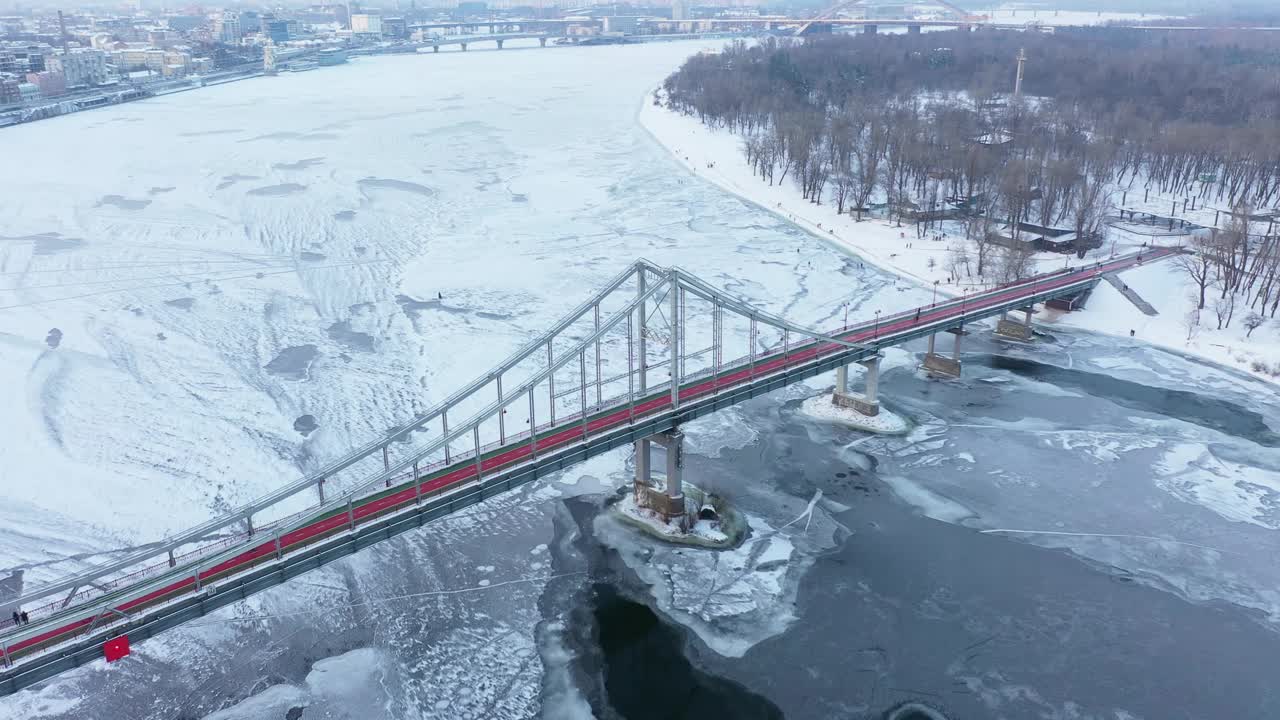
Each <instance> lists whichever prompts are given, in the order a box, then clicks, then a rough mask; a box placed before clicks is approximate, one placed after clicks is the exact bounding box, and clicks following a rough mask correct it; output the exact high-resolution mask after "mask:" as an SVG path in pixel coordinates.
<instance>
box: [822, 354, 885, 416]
mask: <svg viewBox="0 0 1280 720" xmlns="http://www.w3.org/2000/svg"><path fill="white" fill-rule="evenodd" d="M883 358H884V355H883V354H880V353H877V354H876V355H875V356H874V357H870V358H867V359H866V360H862V361H861V362H859V363H858V364H859V365H861V366H862V367H864V368H866V369H867V377H866V380H865V381H864V383H865V386H864V389H863V392H862V393H860V394H859V393H851V392H849V366H848V365H841V366H840V367H838V368H836V390H835V392H834V393H832V395H831V402H832V403H834V404H835V405H836V406H837V407H842V408H850V409H852V410H856V411H857V412H859V413H861V414H863V415H866V416H867V417H875V416H876V415H879V414H880V394H879V390H880V360H882V359H883Z"/></svg>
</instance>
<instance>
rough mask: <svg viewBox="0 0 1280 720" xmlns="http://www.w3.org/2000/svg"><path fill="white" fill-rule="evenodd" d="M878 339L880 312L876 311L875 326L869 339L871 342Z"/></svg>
mask: <svg viewBox="0 0 1280 720" xmlns="http://www.w3.org/2000/svg"><path fill="white" fill-rule="evenodd" d="M879 337H880V311H879V310H877V311H876V324H875V327H874V329H872V331H871V339H872V340H876V339H878V338H879Z"/></svg>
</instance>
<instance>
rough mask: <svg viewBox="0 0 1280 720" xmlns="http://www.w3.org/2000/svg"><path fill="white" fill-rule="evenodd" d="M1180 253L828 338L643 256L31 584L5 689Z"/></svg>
mask: <svg viewBox="0 0 1280 720" xmlns="http://www.w3.org/2000/svg"><path fill="white" fill-rule="evenodd" d="M1177 252H1178V251H1177V250H1174V249H1152V250H1148V251H1146V252H1145V253H1144V254H1138V255H1130V256H1126V257H1121V258H1116V259H1113V260H1109V261H1107V262H1103V263H1098V264H1094V265H1089V266H1086V267H1080V268H1064V269H1063V270H1059V271H1057V272H1054V273H1049V274H1045V275H1039V276H1036V277H1033V278H1030V279H1027V280H1022V281H1019V282H1016V283H1013V284H1010V285H1006V286H1002V287H998V288H995V289H992V290H988V291H985V292H979V293H974V294H967V295H966V296H964V297H960V298H955V299H950V300H945V301H942V302H937V303H934V304H931V305H928V306H924V307H921V308H911V309H909V310H905V311H903V312H901V313H897V314H894V315H889V316H886V317H880V316H879V315H877V317H876V318H875V319H874V320H870V321H864V322H859V323H857V324H854V325H848V326H846V327H841V328H835V329H832V330H830V331H828V332H822V331H818V330H814V329H811V328H807V327H804V326H801V325H797V324H795V323H792V322H789V321H788V320H786V319H784V318H781V317H778V316H776V315H773V314H770V313H768V312H766V311H764V310H761V309H760V308H757V307H754V306H753V305H751V304H750V303H748V302H746V301H744V300H741V299H739V298H737V297H734V296H732V295H730V294H728V293H725V292H723V291H721V290H720V289H718V288H715V287H713V286H712V285H710V284H708V283H706V282H704V281H702V280H700V279H699V278H698V277H696V276H695V275H693V274H691V273H688V272H686V271H684V270H681V269H679V268H667V267H659V266H657V265H654V264H651V263H649V262H646V261H639V262H637V263H635V264H634V265H632V266H631V267H629V268H628V269H627V270H626V271H625V272H623V273H622V274H620V275H619V276H617V277H616V278H614V279H613V280H612V281H611V282H609V283H608V284H607V285H606V286H605V287H604V289H603V290H601V291H600V292H599V293H598V294H597V295H595V296H594V297H592V298H591V299H589V300H587V301H586V302H584V303H583V304H582V305H580V306H578V307H577V308H576V309H575V310H573V311H572V312H571V313H569V314H568V315H567V316H566V317H564V318H563V319H562V320H561V321H560V322H558V323H557V324H556V325H555V326H554V327H552V328H551V329H550V330H548V331H547V332H546V333H544V334H542V335H541V336H539V337H537V338H536V339H534V340H533V341H531V342H530V343H529V344H528V345H526V346H525V347H523V348H521V349H520V350H519V351H518V352H516V353H515V354H514V355H512V356H511V357H509V358H507V359H506V360H505V361H503V362H502V363H500V364H499V365H498V366H496V367H495V368H493V369H492V370H490V371H489V372H488V373H486V374H484V375H482V376H481V377H479V378H477V379H476V380H475V381H473V382H472V383H470V384H469V385H467V386H466V387H464V388H462V389H460V390H458V391H457V392H456V393H454V394H453V395H451V396H449V397H448V398H446V399H445V400H444V401H443V402H441V403H440V404H438V405H436V406H435V407H433V408H432V409H431V410H429V411H428V412H426V413H424V414H422V415H419V416H418V417H416V418H414V419H413V420H412V421H411V422H409V423H407V424H405V425H403V426H400V427H398V428H395V429H393V430H391V431H390V432H389V433H388V434H386V435H385V436H383V437H381V438H379V439H377V440H376V441H374V442H371V443H369V444H367V445H365V446H363V447H361V448H358V449H356V450H354V451H352V452H351V453H350V454H349V455H347V456H346V457H344V458H342V459H340V460H338V461H337V462H334V463H333V464H331V465H330V466H328V467H326V468H324V469H323V470H321V471H320V472H317V473H315V474H312V475H308V476H306V477H303V478H300V479H298V480H295V481H294V482H291V483H289V484H287V485H285V486H283V487H281V488H279V489H277V490H275V491H274V492H272V493H270V494H268V495H265V496H263V497H261V498H258V499H256V500H254V501H253V502H250V503H248V504H246V505H244V506H243V507H240V508H239V509H237V510H235V511H234V512H230V513H227V514H225V515H221V516H219V517H216V518H213V519H211V520H209V521H208V522H205V523H204V524H202V525H200V526H199V527H195V528H192V529H190V530H187V531H185V532H182V533H179V534H177V535H174V536H172V537H170V538H168V539H166V540H164V541H163V542H160V543H155V544H154V545H148V546H146V547H145V548H144V549H141V550H137V551H135V552H132V553H130V554H127V555H124V556H123V557H119V558H117V559H115V560H112V561H110V562H107V563H104V564H101V565H98V566H95V567H93V568H91V569H89V570H86V571H84V572H81V573H78V574H75V575H73V576H70V577H66V578H62V579H60V580H57V581H53V582H47V583H45V584H43V585H39V586H37V587H33V588H30V589H28V590H26V591H25V592H24V593H23V594H22V596H21V597H19V598H17V599H16V600H12V601H10V602H13V603H16V604H17V605H19V606H21V607H22V608H23V609H24V610H26V611H27V612H28V614H29V616H30V617H31V622H30V623H29V624H25V625H22V626H20V627H14V626H13V625H12V622H11V621H9V620H8V619H7V618H6V619H4V625H3V626H0V695H4V694H9V693H13V692H15V691H17V690H19V689H21V688H23V687H26V686H29V685H31V684H32V683H35V682H38V681H40V680H42V679H45V678H48V677H51V676H53V675H55V674H57V673H60V672H63V671H65V670H68V669H70V668H73V667H76V666H78V665H81V664H84V663H87V662H90V661H92V660H95V659H97V658H99V657H102V656H103V647H104V645H105V644H106V643H108V642H109V641H112V640H115V639H117V638H120V637H121V636H127V637H128V638H129V639H130V640H131V641H134V642H136V641H140V640H144V639H146V638H149V637H152V636H154V635H156V634H158V633H160V632H162V631H164V630H166V629H168V628H172V627H174V626H177V625H179V624H181V623H183V622H185V621H187V620H190V619H193V618H196V617H200V616H203V615H205V614H207V613H210V612H212V611H214V610H216V609H218V608H221V607H224V606H226V605H229V604H231V603H234V602H237V601H239V600H242V599H244V598H247V597H249V596H250V595H253V594H254V593H257V592H260V591H262V590H265V589H267V588H270V587H273V586H276V585H279V584H281V583H284V582H286V581H288V580H289V579H290V578H293V577H297V576H298V575H301V574H303V573H306V572H308V571H310V570H312V569H314V568H317V567H320V566H321V565H324V564H326V563H329V562H332V561H334V560H337V559H339V558H342V557H344V556H346V555H350V554H352V553H354V552H356V551H357V550H360V549H361V548H365V547H368V546H370V545H373V544H375V543H379V542H382V541H384V540H386V539H388V538H391V537H393V536H395V535H397V534H399V533H402V532H405V531H406V530H409V529H412V528H416V527H420V526H422V525H423V524H425V523H427V522H430V521H432V520H436V519H438V518H442V517H445V516H448V515H450V514H453V513H456V512H458V511H459V510H462V509H463V508H466V507H469V506H471V505H474V504H476V503H480V502H483V501H484V500H485V499H487V498H490V497H493V496H495V495H498V494H500V493H504V492H507V491H508V490H510V489H512V488H514V487H517V486H519V485H522V484H525V483H528V482H531V481H533V480H535V479H537V478H539V477H543V476H545V475H548V474H551V473H554V472H557V471H559V470H562V469H564V468H566V467H568V466H570V465H573V464H575V463H578V462H581V461H583V460H585V459H587V458H590V457H593V456H595V455H599V454H601V453H605V452H608V451H610V450H613V449H615V448H619V447H622V446H624V445H628V444H630V443H633V442H635V441H638V440H643V439H645V438H649V437H652V436H654V435H656V434H658V433H662V432H666V431H670V430H673V429H675V428H677V427H678V426H679V425H680V424H681V423H684V422H686V421H689V420H692V419H694V418H697V417H700V416H703V415H706V414H708V413H713V412H715V411H717V410H720V409H722V408H725V407H728V406H730V405H734V404H736V403H740V402H743V401H744V400H747V399H749V398H753V397H756V396H759V395H763V394H766V393H769V392H772V391H774V390H777V389H778V388H782V387H785V386H787V385H790V384H792V383H796V382H800V381H802V380H805V379H808V378H811V377H814V376H816V375H820V374H822V373H826V372H830V371H832V370H837V369H840V368H844V367H846V366H848V365H850V364H852V363H857V362H862V361H868V359H872V358H875V357H876V356H877V355H878V353H879V351H880V349H881V348H883V347H887V346H892V345H898V344H901V343H904V342H907V341H910V340H913V339H916V338H922V337H927V336H932V335H934V334H935V333H938V332H943V331H947V330H951V331H961V333H962V331H963V328H964V326H965V325H966V324H969V323H972V322H975V321H978V320H982V319H984V318H988V317H992V316H996V315H1002V314H1004V313H1006V312H1008V311H1010V310H1020V309H1025V308H1028V307H1030V306H1031V305H1033V304H1035V303H1042V302H1048V301H1050V300H1055V299H1060V298H1067V297H1073V296H1076V295H1079V294H1081V293H1083V292H1085V291H1087V290H1089V289H1090V288H1092V287H1093V286H1094V285H1095V284H1096V283H1097V282H1098V281H1099V279H1100V278H1101V277H1102V276H1103V275H1104V274H1107V273H1113V272H1119V271H1122V270H1125V269H1127V268H1129V267H1132V266H1134V265H1137V264H1141V263H1142V262H1144V261H1147V262H1150V261H1154V260H1159V259H1164V258H1167V257H1170V256H1172V255H1175V254H1176V253H1177ZM959 334H960V333H958V334H957V347H958V342H959ZM930 345H931V346H932V343H931V344H930Z"/></svg>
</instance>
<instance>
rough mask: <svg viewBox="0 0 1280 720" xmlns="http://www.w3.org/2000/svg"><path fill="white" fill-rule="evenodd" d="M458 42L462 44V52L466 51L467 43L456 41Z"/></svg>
mask: <svg viewBox="0 0 1280 720" xmlns="http://www.w3.org/2000/svg"><path fill="white" fill-rule="evenodd" d="M458 44H459V45H461V46H462V52H466V51H467V44H466V43H458Z"/></svg>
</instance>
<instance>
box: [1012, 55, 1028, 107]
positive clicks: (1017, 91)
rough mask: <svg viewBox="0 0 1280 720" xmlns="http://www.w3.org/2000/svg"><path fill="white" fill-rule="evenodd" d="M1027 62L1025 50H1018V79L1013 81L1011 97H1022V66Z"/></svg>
mask: <svg viewBox="0 0 1280 720" xmlns="http://www.w3.org/2000/svg"><path fill="white" fill-rule="evenodd" d="M1026 62H1027V49H1026V48H1019V49H1018V78H1017V79H1016V80H1014V81H1013V96H1014V97H1022V66H1023V65H1025V64H1026Z"/></svg>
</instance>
